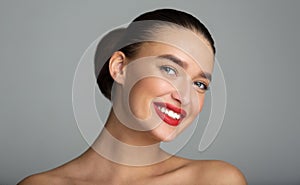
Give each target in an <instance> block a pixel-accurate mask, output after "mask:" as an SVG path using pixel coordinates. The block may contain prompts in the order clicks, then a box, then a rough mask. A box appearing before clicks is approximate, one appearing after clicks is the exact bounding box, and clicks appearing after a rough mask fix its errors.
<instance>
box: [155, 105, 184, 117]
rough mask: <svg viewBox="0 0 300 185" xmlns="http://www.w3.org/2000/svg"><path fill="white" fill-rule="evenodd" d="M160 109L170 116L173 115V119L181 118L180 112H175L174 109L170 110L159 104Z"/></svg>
mask: <svg viewBox="0 0 300 185" xmlns="http://www.w3.org/2000/svg"><path fill="white" fill-rule="evenodd" d="M158 109H159V110H160V111H161V112H162V113H164V114H167V115H168V116H169V117H171V118H173V119H180V114H177V113H176V112H173V111H172V110H169V109H167V108H166V107H160V106H158Z"/></svg>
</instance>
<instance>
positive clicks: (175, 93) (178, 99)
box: [171, 91, 182, 104]
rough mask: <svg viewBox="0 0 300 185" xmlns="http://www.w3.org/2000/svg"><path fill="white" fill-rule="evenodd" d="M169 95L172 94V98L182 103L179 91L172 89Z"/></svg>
mask: <svg viewBox="0 0 300 185" xmlns="http://www.w3.org/2000/svg"><path fill="white" fill-rule="evenodd" d="M171 96H172V98H173V99H175V100H176V101H178V102H179V103H180V104H181V103H182V100H181V96H180V94H179V92H177V91H173V92H172V93H171Z"/></svg>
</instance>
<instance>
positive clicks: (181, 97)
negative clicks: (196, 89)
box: [171, 83, 191, 105]
mask: <svg viewBox="0 0 300 185" xmlns="http://www.w3.org/2000/svg"><path fill="white" fill-rule="evenodd" d="M185 84H186V85H182V86H181V87H179V88H177V89H175V90H174V91H173V92H172V93H171V96H172V98H173V99H175V100H176V101H178V102H179V103H180V104H181V105H187V104H189V103H190V101H191V86H190V85H189V84H187V83H185Z"/></svg>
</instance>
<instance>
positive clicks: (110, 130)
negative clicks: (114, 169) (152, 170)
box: [92, 111, 170, 166]
mask: <svg viewBox="0 0 300 185" xmlns="http://www.w3.org/2000/svg"><path fill="white" fill-rule="evenodd" d="M159 146H160V142H159V141H158V140H156V139H155V138H153V137H151V134H150V133H149V132H147V131H136V130H132V129H130V128H128V127H126V126H125V125H123V124H122V123H120V121H119V120H118V119H117V118H116V116H115V114H114V113H113V111H111V113H110V115H109V118H108V121H107V123H106V125H105V127H104V128H103V130H102V132H101V133H100V135H99V137H98V138H97V140H96V141H95V142H94V144H93V146H92V148H93V149H94V150H95V151H96V152H97V153H98V154H100V155H101V156H102V157H104V158H106V159H108V160H110V161H113V162H115V163H118V164H123V165H128V166H145V165H151V164H155V163H158V162H161V161H163V160H166V159H168V158H169V157H170V155H169V154H167V153H165V152H164V151H163V150H161V149H160V147H159Z"/></svg>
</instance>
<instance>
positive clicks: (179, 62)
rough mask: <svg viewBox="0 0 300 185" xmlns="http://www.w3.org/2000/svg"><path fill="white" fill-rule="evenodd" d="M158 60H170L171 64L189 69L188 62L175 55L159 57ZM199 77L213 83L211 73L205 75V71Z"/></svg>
mask: <svg viewBox="0 0 300 185" xmlns="http://www.w3.org/2000/svg"><path fill="white" fill-rule="evenodd" d="M158 58H162V59H167V60H170V61H171V62H173V63H175V64H177V65H179V66H181V67H182V68H184V69H186V67H187V63H186V62H183V61H182V60H180V59H179V58H177V57H176V56H174V55H171V54H166V55H159V56H158ZM198 76H200V77H202V78H206V79H208V80H209V81H211V78H212V77H211V74H210V73H205V72H203V71H201V72H200V73H199V74H198Z"/></svg>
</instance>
